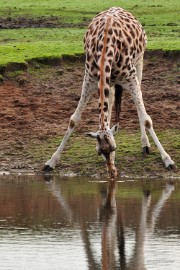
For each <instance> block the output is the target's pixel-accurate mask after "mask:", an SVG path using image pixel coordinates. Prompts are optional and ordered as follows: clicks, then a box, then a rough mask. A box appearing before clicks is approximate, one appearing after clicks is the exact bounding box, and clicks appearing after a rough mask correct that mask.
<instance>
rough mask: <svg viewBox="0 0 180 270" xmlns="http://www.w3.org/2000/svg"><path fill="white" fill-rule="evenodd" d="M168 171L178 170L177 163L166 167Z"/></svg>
mask: <svg viewBox="0 0 180 270" xmlns="http://www.w3.org/2000/svg"><path fill="white" fill-rule="evenodd" d="M166 169H167V170H168V171H174V172H175V171H177V166H176V165H175V164H169V166H168V167H166Z"/></svg>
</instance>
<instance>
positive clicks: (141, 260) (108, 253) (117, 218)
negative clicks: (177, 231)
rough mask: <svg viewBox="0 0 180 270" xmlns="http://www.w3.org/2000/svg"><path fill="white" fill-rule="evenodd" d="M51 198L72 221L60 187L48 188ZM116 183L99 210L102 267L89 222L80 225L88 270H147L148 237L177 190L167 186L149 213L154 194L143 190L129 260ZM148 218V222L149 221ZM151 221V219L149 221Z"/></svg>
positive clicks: (111, 184)
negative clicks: (94, 247) (117, 204)
mask: <svg viewBox="0 0 180 270" xmlns="http://www.w3.org/2000/svg"><path fill="white" fill-rule="evenodd" d="M49 188H50V190H51V192H52V194H53V195H54V196H55V197H56V199H57V200H58V202H59V204H60V205H61V206H62V207H63V209H64V211H65V213H66V215H67V217H68V219H69V221H71V219H72V215H73V210H72V209H71V207H70V206H69V205H68V203H67V202H66V201H65V199H64V198H63V194H62V193H61V191H60V187H59V185H58V186H56V182H54V181H52V182H51V183H50V185H49ZM116 189H117V182H116V180H110V181H109V182H108V183H107V190H106V192H101V193H102V199H101V205H100V207H99V223H100V227H101V264H100V263H99V262H98V261H97V260H96V259H95V256H94V254H95V251H94V250H93V247H92V245H91V236H90V234H89V230H88V227H87V223H86V221H84V222H80V224H79V226H80V230H81V237H82V241H83V244H84V250H85V253H86V258H87V261H88V269H89V270H99V269H102V270H113V269H119V270H146V269H148V268H147V266H146V260H147V258H146V260H145V254H144V247H145V241H146V237H147V234H148V236H149V235H150V234H152V233H153V231H154V228H155V225H156V222H157V221H158V218H159V216H160V213H161V210H162V208H163V206H164V205H165V203H166V201H167V199H168V198H169V197H170V196H171V193H172V192H173V190H174V185H172V184H166V185H165V187H164V189H163V190H162V194H161V196H160V198H159V200H158V202H157V203H156V204H155V206H154V207H153V209H152V210H151V209H150V204H151V191H150V190H143V192H142V204H141V213H140V217H139V225H138V228H137V230H136V232H135V244H134V246H132V251H131V255H130V258H129V256H126V241H127V240H128V239H126V238H125V235H126V234H125V226H124V223H125V220H124V217H123V215H122V213H121V210H120V209H118V211H117V207H116V198H115V196H116ZM147 215H148V220H149V221H147ZM149 218H150V219H149Z"/></svg>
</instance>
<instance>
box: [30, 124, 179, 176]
mask: <svg viewBox="0 0 180 270" xmlns="http://www.w3.org/2000/svg"><path fill="white" fill-rule="evenodd" d="M157 133H158V136H159V139H160V141H161V142H162V144H163V146H164V148H165V149H166V151H167V152H168V153H169V154H170V155H171V157H172V159H173V160H174V161H175V162H176V164H177V165H178V164H180V156H179V147H180V136H179V131H178V130H175V129H173V130H166V131H158V132H157ZM61 140H62V137H56V138H53V139H52V138H51V139H48V140H46V141H44V143H43V142H39V145H38V147H37V142H30V145H29V154H30V155H31V156H32V158H33V159H34V160H36V162H41V163H42V164H43V160H44V161H47V160H48V159H49V158H50V157H51V154H53V152H54V151H55V150H56V148H57V147H58V145H59V143H60V141H61ZM150 141H151V145H152V153H151V154H150V155H149V156H148V157H147V158H145V159H144V158H143V157H142V152H141V143H140V132H136V133H134V134H133V133H129V132H127V131H121V132H120V133H118V134H117V135H116V143H117V146H118V147H117V150H116V166H117V168H118V170H119V172H120V174H121V175H123V174H125V175H126V174H127V175H134V174H135V175H139V174H140V175H148V174H150V175H153V174H158V175H165V174H166V173H167V171H166V169H165V167H164V163H163V162H162V159H161V156H160V153H159V151H158V149H156V147H155V146H154V143H153V142H152V140H150ZM95 145H96V140H92V139H90V138H87V137H85V136H82V135H79V134H77V135H75V134H74V135H73V136H72V137H71V138H70V141H69V144H68V146H67V147H66V150H65V151H64V153H63V155H62V158H61V161H60V165H59V167H58V168H57V169H56V170H55V171H57V172H61V171H64V170H65V171H66V172H67V171H68V170H69V171H70V172H73V173H76V174H78V175H86V176H87V175H90V176H92V175H96V174H98V175H99V174H103V175H107V172H106V166H105V162H104V160H103V158H102V157H101V156H97V153H96V150H95Z"/></svg>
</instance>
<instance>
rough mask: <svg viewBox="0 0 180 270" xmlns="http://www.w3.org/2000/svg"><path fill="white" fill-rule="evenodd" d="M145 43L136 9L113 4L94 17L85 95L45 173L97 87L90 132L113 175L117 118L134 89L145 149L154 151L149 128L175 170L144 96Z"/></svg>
mask: <svg viewBox="0 0 180 270" xmlns="http://www.w3.org/2000/svg"><path fill="white" fill-rule="evenodd" d="M146 44H147V37H146V34H145V31H144V30H143V28H142V26H141V24H140V23H139V22H138V21H137V19H136V18H135V17H134V16H133V15H132V14H131V13H129V12H128V11H126V10H124V9H122V8H119V7H113V8H110V9H109V10H107V11H104V12H101V13H99V14H98V15H97V16H96V17H95V18H94V19H93V20H92V22H91V23H90V24H89V26H88V29H87V31H86V33H85V36H84V48H85V53H86V62H85V75H84V80H83V85H82V92H81V98H80V100H79V103H78V106H77V108H76V110H75V112H74V113H73V115H72V116H71V118H70V121H69V126H68V129H67V131H66V134H65V136H64V138H63V140H62V142H61V144H60V146H59V147H58V149H57V150H56V152H55V153H54V154H53V155H52V157H51V159H50V160H48V161H47V162H46V163H45V166H44V167H43V171H45V172H49V171H51V170H53V169H54V168H55V166H56V164H57V162H58V161H59V160H60V157H61V154H62V151H63V149H64V146H65V144H66V143H67V141H68V139H69V137H70V135H71V134H72V132H73V131H74V129H75V127H76V126H77V125H78V123H79V121H80V119H81V114H82V111H83V109H84V108H85V106H86V105H87V103H88V101H89V98H90V96H91V94H92V93H93V92H94V91H95V90H97V88H98V93H99V130H98V131H97V132H89V133H88V134H87V135H89V136H90V137H92V138H96V139H97V144H96V150H97V152H98V154H101V155H102V156H103V157H104V159H105V160H106V164H107V168H108V171H109V175H110V177H112V178H115V177H116V176H117V169H116V167H115V150H116V142H115V139H114V134H115V133H116V132H117V131H118V129H119V124H118V122H119V119H118V117H119V113H120V102H121V95H122V90H123V91H128V92H129V93H130V95H131V96H132V98H133V101H134V103H135V105H136V108H137V113H138V118H139V123H140V130H141V144H142V149H143V153H144V154H149V153H150V143H149V140H148V137H147V135H146V130H148V131H149V133H150V135H151V136H152V138H153V140H154V142H155V144H156V146H157V148H158V149H159V151H160V154H161V157H162V160H163V162H164V163H165V166H166V168H168V169H170V170H171V169H172V170H173V169H175V168H176V166H175V163H174V161H173V160H172V159H171V157H170V156H169V155H168V154H167V153H166V151H165V150H164V148H163V146H162V145H161V143H160V141H159V140H158V137H157V135H156V133H155V131H154V129H153V124H152V120H151V117H150V116H149V115H148V114H147V112H146V109H145V106H144V102H143V98H142V92H141V80H142V70H143V56H144V51H145V47H146ZM115 93H116V95H115ZM114 96H116V98H117V100H116V102H115V103H116V105H117V108H118V109H117V110H116V116H117V117H116V120H117V124H116V125H115V126H113V127H112V128H110V120H111V112H112V106H113V102H114ZM118 97H119V98H118ZM118 100H119V102H118Z"/></svg>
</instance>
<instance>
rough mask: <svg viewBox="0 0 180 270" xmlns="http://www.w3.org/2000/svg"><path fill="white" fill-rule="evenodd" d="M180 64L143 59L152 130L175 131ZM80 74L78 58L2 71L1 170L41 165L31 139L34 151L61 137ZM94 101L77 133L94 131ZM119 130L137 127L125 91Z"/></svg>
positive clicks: (160, 56) (152, 57) (171, 60)
mask: <svg viewBox="0 0 180 270" xmlns="http://www.w3.org/2000/svg"><path fill="white" fill-rule="evenodd" d="M178 63H179V56H178V55H176V57H174V56H173V55H171V56H165V55H164V54H163V53H162V52H156V53H155V52H154V53H152V52H149V53H148V52H147V53H146V55H145V63H144V73H143V81H142V91H143V97H144V103H145V107H146V110H147V112H148V114H150V115H151V117H152V119H153V122H154V127H155V129H174V128H179V120H180V119H179V114H180V113H179V109H180V105H179V103H178V98H179V93H180V91H179V90H180V88H179V83H180V77H179V75H178V71H179V65H178ZM13 74H14V77H13V76H12V75H13ZM83 76H84V61H83V60H82V57H76V58H69V59H64V60H61V61H60V62H59V63H58V64H57V63H56V64H55V65H52V64H51V65H46V64H45V63H43V64H42V63H38V62H33V63H30V64H29V65H28V69H27V70H26V71H22V72H19V73H18V72H16V73H15V72H14V73H13V72H10V71H8V70H6V71H5V72H4V73H3V78H4V79H3V82H2V83H1V85H0V142H1V144H0V157H1V158H0V170H11V169H18V168H19V166H20V168H24V169H31V168H32V169H34V168H35V169H36V168H38V167H39V165H40V164H38V163H37V164H34V161H33V160H32V157H31V155H30V154H29V152H28V147H29V142H31V141H32V140H33V141H35V142H36V143H37V147H38V145H40V144H41V141H42V140H47V139H48V138H52V137H53V136H57V135H63V134H64V133H65V131H66V128H67V126H68V122H69V117H70V116H71V114H72V113H73V112H74V110H75V108H76V106H77V104H78V100H79V97H80V94H81V86H82V81H83ZM12 77H13V78H12ZM97 98H98V97H97V92H96V91H95V93H94V95H93V97H92V98H91V100H90V102H89V104H88V106H87V108H86V111H85V112H84V113H83V115H82V121H81V123H80V125H79V127H78V128H77V132H78V133H84V132H87V131H96V130H97V129H98V103H97ZM114 121H115V120H114V117H113V120H112V122H114ZM120 126H121V128H122V129H127V130H132V132H134V130H137V129H139V123H138V119H137V113H136V108H135V106H134V104H133V101H132V99H131V97H130V95H129V94H128V93H126V92H124V93H123V98H122V112H121V116H120ZM19 164H21V165H19Z"/></svg>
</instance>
